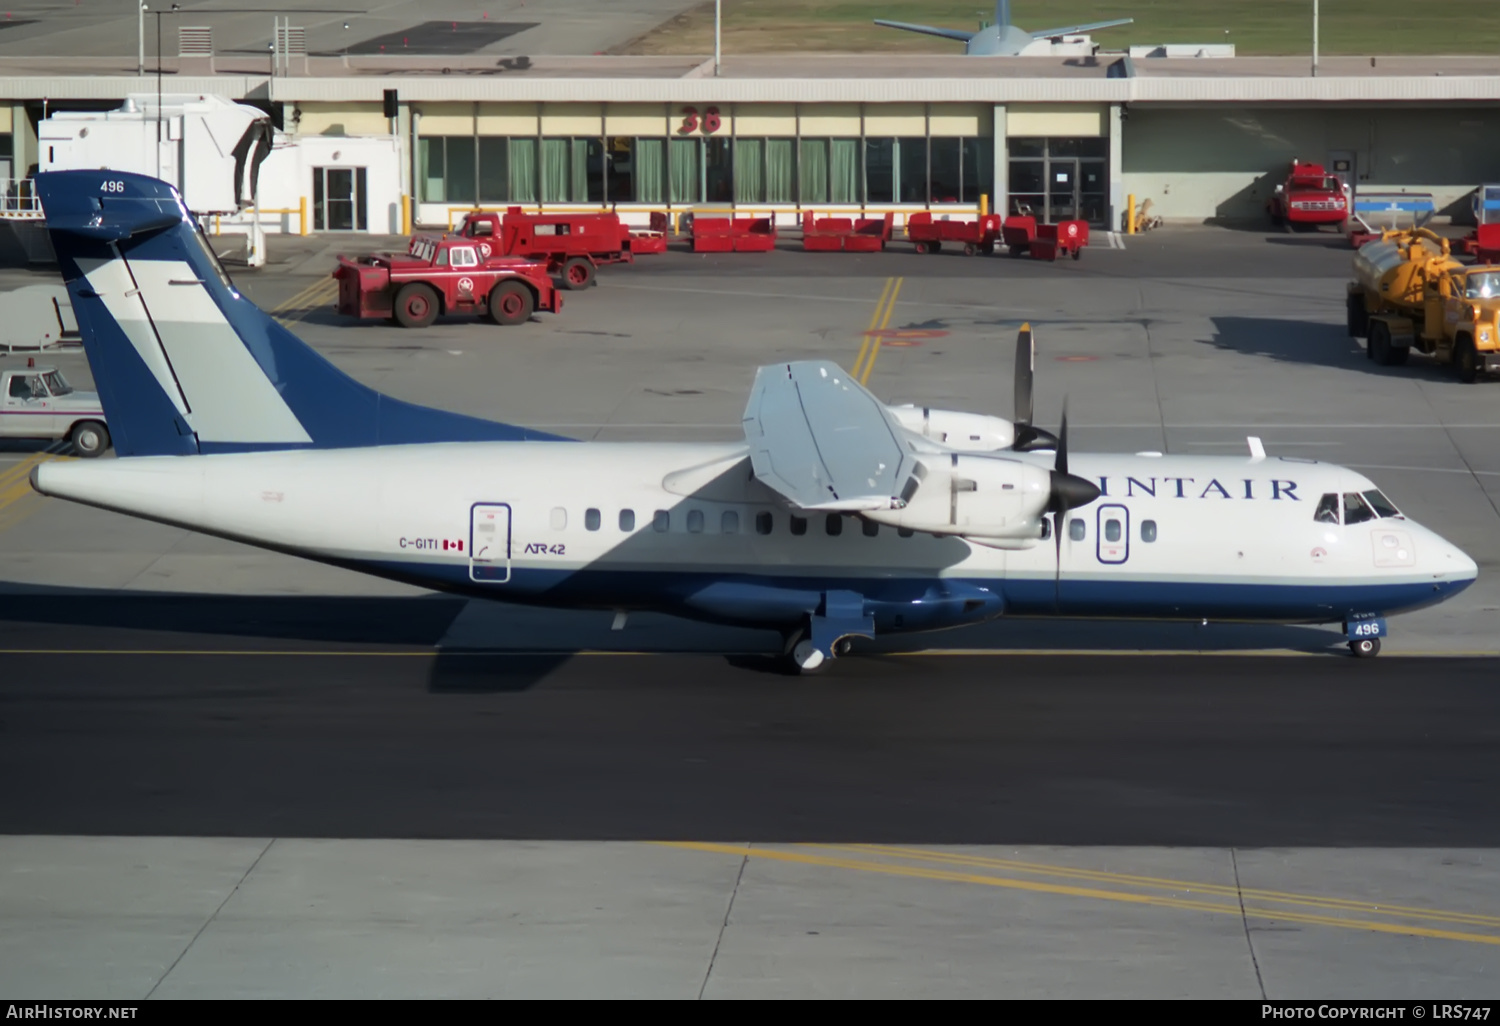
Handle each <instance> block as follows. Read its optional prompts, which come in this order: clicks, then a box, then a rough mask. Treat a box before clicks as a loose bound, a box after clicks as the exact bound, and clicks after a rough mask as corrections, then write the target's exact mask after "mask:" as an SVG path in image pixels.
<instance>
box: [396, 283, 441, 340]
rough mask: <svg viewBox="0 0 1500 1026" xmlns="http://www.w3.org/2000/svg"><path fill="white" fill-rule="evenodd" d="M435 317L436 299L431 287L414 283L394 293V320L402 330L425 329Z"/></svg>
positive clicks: (436, 312) (436, 309) (436, 313)
mask: <svg viewBox="0 0 1500 1026" xmlns="http://www.w3.org/2000/svg"><path fill="white" fill-rule="evenodd" d="M437 315H438V297H437V293H436V292H434V291H432V286H430V285H423V284H422V283H421V282H415V281H414V282H412V283H411V284H410V285H403V286H401V291H400V292H398V293H396V320H397V321H398V322H399V323H400V324H401V326H402V327H403V328H425V327H427V326H428V325H430V324H431V323H432V322H433V321H435V320H437Z"/></svg>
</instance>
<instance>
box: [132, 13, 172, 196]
mask: <svg viewBox="0 0 1500 1026" xmlns="http://www.w3.org/2000/svg"><path fill="white" fill-rule="evenodd" d="M145 9H146V5H145V4H141V10H142V11H144V10H145ZM180 10H182V8H181V7H179V6H178V5H177V4H173V5H172V11H171V13H173V14H176V13H177V12H178V11H180ZM151 13H153V14H155V15H156V177H157V178H160V177H161V142H162V139H161V16H162V13H163V12H161V11H153V12H151ZM181 174H182V169H181V168H179V169H178V179H179V181H180V180H181Z"/></svg>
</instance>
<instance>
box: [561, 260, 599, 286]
mask: <svg viewBox="0 0 1500 1026" xmlns="http://www.w3.org/2000/svg"><path fill="white" fill-rule="evenodd" d="M562 282H563V288H565V289H586V288H588V287H589V286H590V285H592V284H593V283H594V263H593V261H591V260H589V259H588V258H586V257H573V258H572V259H571V260H569V261H568V262H567V263H565V264H563V265H562Z"/></svg>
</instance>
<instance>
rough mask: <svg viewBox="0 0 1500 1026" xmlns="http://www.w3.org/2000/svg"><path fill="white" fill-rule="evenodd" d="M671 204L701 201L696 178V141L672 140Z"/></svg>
mask: <svg viewBox="0 0 1500 1026" xmlns="http://www.w3.org/2000/svg"><path fill="white" fill-rule="evenodd" d="M671 156H672V167H671V175H672V202H673V203H698V202H700V201H701V189H700V180H699V178H698V140H697V139H673V140H672V152H671Z"/></svg>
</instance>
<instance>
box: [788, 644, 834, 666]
mask: <svg viewBox="0 0 1500 1026" xmlns="http://www.w3.org/2000/svg"><path fill="white" fill-rule="evenodd" d="M827 661H828V660H827V658H826V657H825V656H824V655H823V652H822V650H821V649H819V648H818V647H817V646H816V645H814V644H813V643H812V642H811V641H799V642H797V644H796V645H794V646H793V647H792V662H793V663H794V664H795V665H796V667H797V669H799V670H801V671H802V672H803V673H817V672H818V670H820V669H821V668H822V667H823V665H824V664H825V663H826V662H827Z"/></svg>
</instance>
